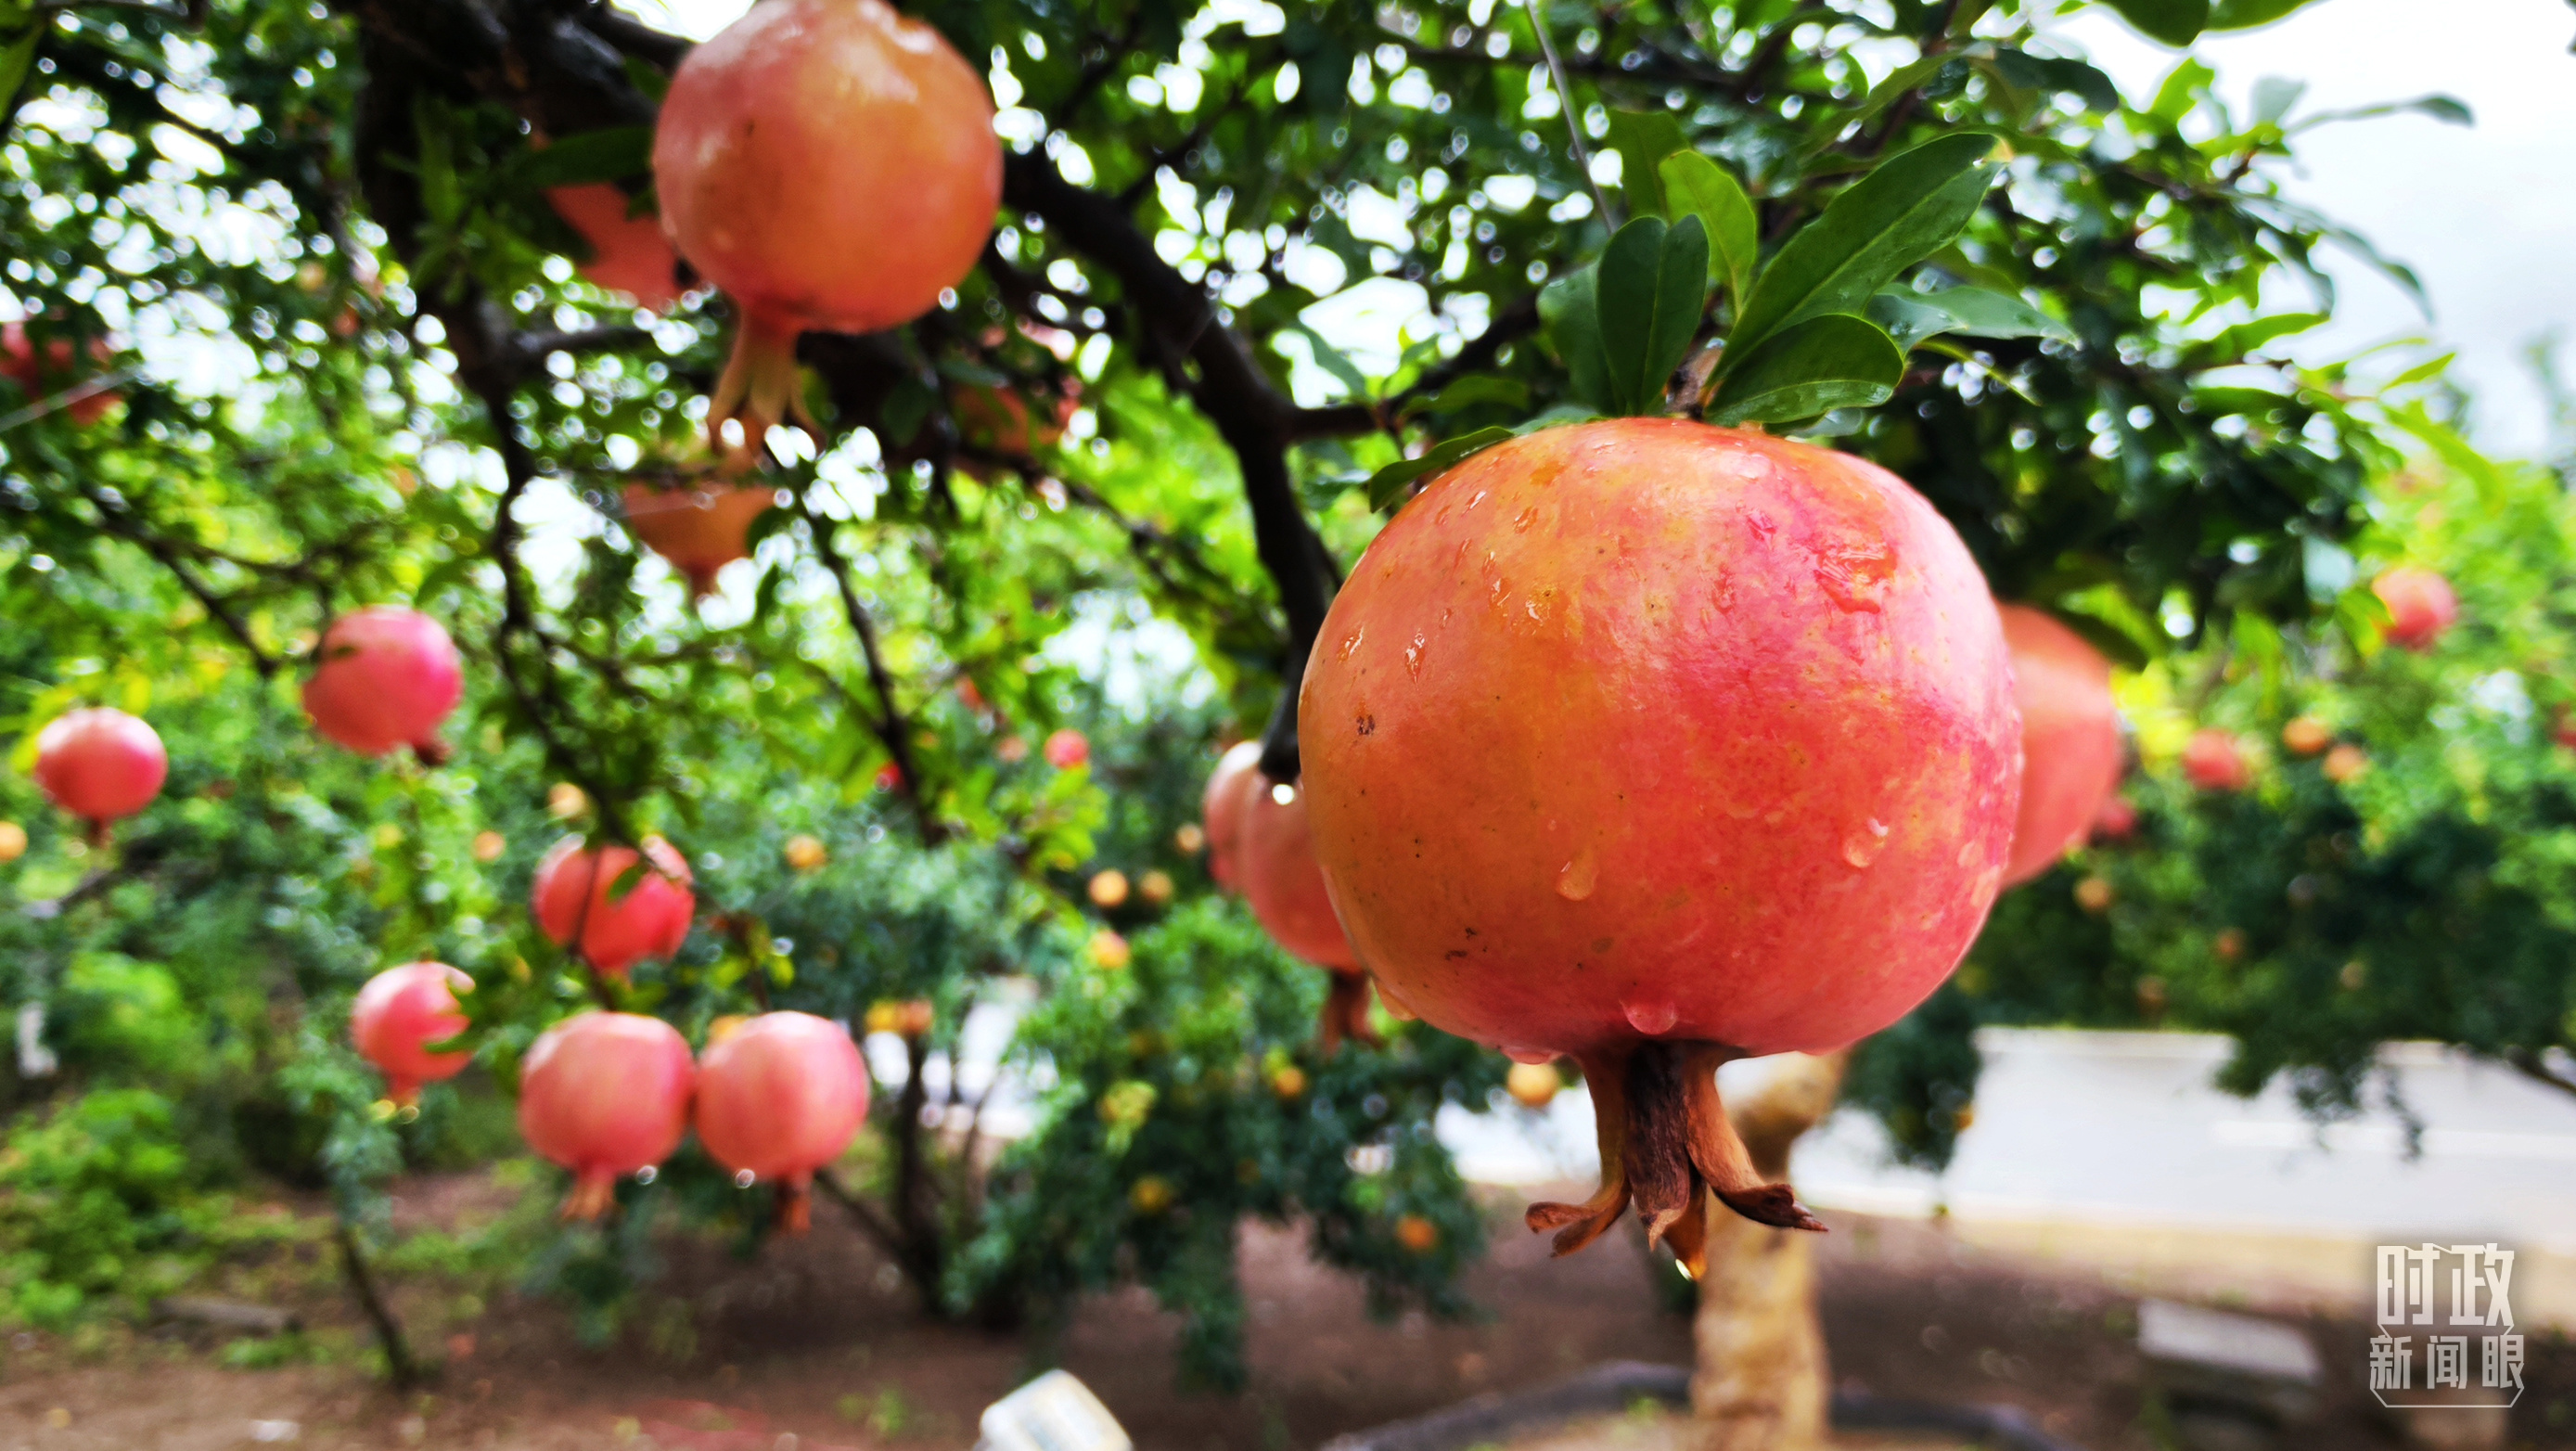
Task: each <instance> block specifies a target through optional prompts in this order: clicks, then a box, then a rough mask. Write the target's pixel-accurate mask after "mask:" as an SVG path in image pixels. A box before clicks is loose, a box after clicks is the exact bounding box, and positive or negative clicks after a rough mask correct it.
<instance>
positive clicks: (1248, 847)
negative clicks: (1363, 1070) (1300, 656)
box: [1235, 769, 1378, 1053]
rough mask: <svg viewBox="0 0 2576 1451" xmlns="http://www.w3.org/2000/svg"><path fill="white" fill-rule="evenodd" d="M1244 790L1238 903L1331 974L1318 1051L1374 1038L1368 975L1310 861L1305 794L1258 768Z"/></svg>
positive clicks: (1237, 856) (1275, 939) (1291, 948)
mask: <svg viewBox="0 0 2576 1451" xmlns="http://www.w3.org/2000/svg"><path fill="white" fill-rule="evenodd" d="M1241 795H1242V801H1241V810H1242V813H1243V816H1242V821H1241V824H1240V826H1239V828H1238V831H1239V835H1238V836H1237V838H1236V841H1235V869H1236V872H1237V874H1238V875H1239V876H1240V877H1241V878H1242V881H1243V900H1244V901H1245V902H1246V903H1248V904H1249V905H1250V906H1251V908H1252V915H1253V917H1254V919H1255V920H1257V921H1259V922H1260V923H1261V927H1262V930H1263V931H1265V932H1268V933H1269V934H1270V940H1271V941H1273V942H1276V943H1278V944H1279V945H1280V946H1281V947H1283V948H1286V949H1287V950H1288V952H1289V954H1290V955H1291V956H1295V957H1301V958H1304V959H1305V960H1306V961H1308V962H1311V963H1313V964H1315V965H1316V966H1317V967H1320V968H1323V969H1325V970H1326V971H1328V972H1330V973H1331V974H1332V977H1333V986H1332V991H1331V992H1330V993H1329V994H1328V995H1327V996H1326V997H1325V999H1324V1022H1323V1028H1322V1031H1321V1034H1320V1039H1319V1041H1320V1043H1321V1046H1322V1048H1323V1050H1324V1051H1325V1052H1326V1053H1330V1052H1332V1051H1333V1050H1334V1049H1335V1048H1337V1047H1339V1046H1340V1045H1341V1041H1342V1039H1344V1038H1346V1037H1348V1038H1357V1039H1358V1040H1360V1041H1361V1042H1363V1043H1375V1042H1377V1041H1378V1036H1377V1030H1376V1029H1375V1028H1374V1027H1372V1026H1370V1024H1369V986H1368V975H1367V974H1366V973H1364V972H1362V971H1360V965H1359V959H1358V958H1357V957H1355V956H1353V955H1352V953H1351V944H1350V939H1349V938H1347V937H1345V936H1343V935H1342V924H1341V921H1340V919H1338V918H1336V917H1335V916H1334V915H1333V899H1332V894H1331V893H1330V892H1329V891H1327V890H1326V888H1325V886H1324V873H1323V869H1322V868H1320V867H1318V866H1317V865H1316V864H1315V837H1314V832H1313V829H1312V827H1311V825H1310V823H1309V822H1308V820H1307V815H1306V796H1305V793H1304V792H1302V791H1300V790H1298V789H1297V788H1296V787H1294V786H1282V785H1277V784H1275V783H1273V782H1272V781H1271V780H1270V779H1269V778H1267V777H1265V776H1263V775H1262V774H1261V772H1260V771H1259V770H1258V769H1255V770H1254V771H1253V773H1252V780H1251V783H1250V785H1249V786H1248V787H1246V788H1243V789H1242V792H1241Z"/></svg>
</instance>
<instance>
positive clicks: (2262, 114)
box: [2254, 76, 2308, 126]
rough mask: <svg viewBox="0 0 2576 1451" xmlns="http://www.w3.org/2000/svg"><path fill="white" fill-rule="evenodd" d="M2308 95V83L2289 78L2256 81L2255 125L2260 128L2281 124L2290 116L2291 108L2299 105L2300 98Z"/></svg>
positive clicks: (2274, 77)
mask: <svg viewBox="0 0 2576 1451" xmlns="http://www.w3.org/2000/svg"><path fill="white" fill-rule="evenodd" d="M2307 93H2308V83H2307V82H2306V81H2294V80H2291V79H2290V78H2289V77H2287V76H2265V77H2263V78H2262V79H2261V80H2258V81H2256V82H2255V83H2254V124H2256V125H2258V126H2277V125H2279V124H2281V118H2282V117H2284V116H2287V115H2288V114H2290V108H2291V107H2292V106H2295V105H2297V104H2299V97H2301V96H2304V95H2306V94H2307Z"/></svg>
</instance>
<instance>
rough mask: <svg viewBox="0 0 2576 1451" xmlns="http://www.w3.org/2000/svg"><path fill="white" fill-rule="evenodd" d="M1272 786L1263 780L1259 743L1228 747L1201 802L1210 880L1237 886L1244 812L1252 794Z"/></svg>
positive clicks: (1244, 743) (1241, 742)
mask: <svg viewBox="0 0 2576 1451" xmlns="http://www.w3.org/2000/svg"><path fill="white" fill-rule="evenodd" d="M1269 784H1270V783H1269V782H1267V781H1265V780H1263V779H1262V776H1261V743H1260V742H1259V741H1237V742H1235V743H1234V744H1233V745H1232V746H1229V747H1227V748H1226V753H1225V754H1224V755H1222V756H1219V757H1218V758H1217V762H1216V770H1215V771H1213V772H1211V773H1210V774H1209V776H1208V782H1207V792H1206V794H1205V795H1203V796H1201V797H1200V798H1199V820H1200V821H1201V822H1203V823H1205V829H1204V831H1203V833H1202V835H1203V836H1204V837H1205V839H1206V842H1207V869H1208V876H1209V878H1210V879H1211V880H1213V881H1214V882H1215V883H1216V884H1217V885H1218V886H1220V887H1233V886H1234V885H1235V884H1236V877H1237V874H1238V871H1239V869H1238V868H1237V867H1236V866H1235V861H1236V859H1237V858H1238V857H1239V856H1241V855H1242V846H1243V815H1244V811H1245V809H1246V808H1247V807H1248V806H1249V805H1250V803H1251V800H1252V793H1253V792H1255V791H1258V790H1260V789H1262V788H1263V787H1264V786H1267V785H1269Z"/></svg>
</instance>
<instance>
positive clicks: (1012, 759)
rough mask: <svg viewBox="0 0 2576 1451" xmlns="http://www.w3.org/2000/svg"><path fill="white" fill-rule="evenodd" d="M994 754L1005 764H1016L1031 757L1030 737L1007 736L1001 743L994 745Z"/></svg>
mask: <svg viewBox="0 0 2576 1451" xmlns="http://www.w3.org/2000/svg"><path fill="white" fill-rule="evenodd" d="M993 755H994V757H995V758H996V759H997V760H999V761H1000V762H1001V763H1002V764H1003V765H1005V766H1016V765H1018V764H1019V763H1020V762H1022V761H1025V760H1027V759H1028V758H1029V738H1028V737H1026V736H1005V737H1003V738H1002V742H1001V744H999V745H997V746H995V747H993Z"/></svg>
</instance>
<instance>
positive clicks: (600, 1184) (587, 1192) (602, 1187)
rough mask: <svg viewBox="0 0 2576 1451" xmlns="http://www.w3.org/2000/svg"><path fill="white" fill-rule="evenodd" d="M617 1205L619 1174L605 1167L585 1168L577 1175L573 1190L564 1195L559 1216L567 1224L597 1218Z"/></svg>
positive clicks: (573, 1182)
mask: <svg viewBox="0 0 2576 1451" xmlns="http://www.w3.org/2000/svg"><path fill="white" fill-rule="evenodd" d="M616 1206H617V1176H616V1175H614V1174H611V1173H609V1172H608V1171H607V1170H605V1169H584V1170H582V1171H581V1172H580V1173H579V1174H577V1175H575V1176H574V1178H573V1181H572V1192H571V1193H570V1194H567V1195H565V1196H564V1202H563V1209H562V1211H561V1213H560V1215H559V1216H558V1217H559V1218H561V1219H562V1220H563V1221H564V1222H565V1223H566V1224H578V1223H583V1222H586V1221H589V1220H593V1219H597V1218H599V1217H600V1216H601V1215H603V1214H606V1213H607V1212H608V1211H609V1210H611V1209H613V1208H615V1207H616Z"/></svg>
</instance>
